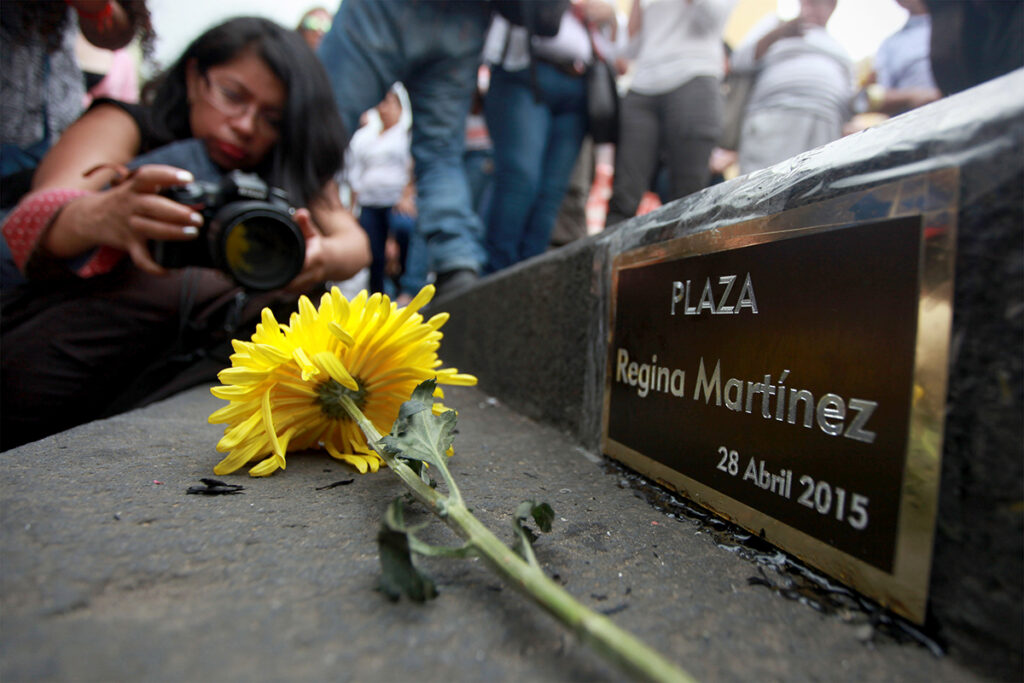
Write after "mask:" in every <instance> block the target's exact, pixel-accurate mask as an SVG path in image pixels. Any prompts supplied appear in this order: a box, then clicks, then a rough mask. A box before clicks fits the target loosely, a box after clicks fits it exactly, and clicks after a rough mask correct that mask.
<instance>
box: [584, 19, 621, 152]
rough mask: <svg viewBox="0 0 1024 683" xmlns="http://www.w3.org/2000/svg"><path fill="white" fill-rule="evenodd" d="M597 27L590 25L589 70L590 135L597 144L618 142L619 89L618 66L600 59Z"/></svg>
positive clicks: (588, 107)
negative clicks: (592, 59) (591, 56)
mask: <svg viewBox="0 0 1024 683" xmlns="http://www.w3.org/2000/svg"><path fill="white" fill-rule="evenodd" d="M593 31H594V28H593V27H592V26H587V32H588V33H589V34H590V48H591V51H592V52H593V55H594V62H593V63H592V64H591V65H590V66H589V67H588V68H587V74H586V75H587V132H588V133H589V135H590V138H591V139H592V140H593V141H594V144H595V145H601V144H605V143H608V142H610V143H613V144H614V143H616V142H618V141H619V89H618V86H617V85H616V83H615V67H614V66H613V65H612V64H609V63H608V61H607V60H606V59H605V58H604V57H602V56H601V51H600V50H599V49H598V47H597V43H596V41H595V40H594V33H593Z"/></svg>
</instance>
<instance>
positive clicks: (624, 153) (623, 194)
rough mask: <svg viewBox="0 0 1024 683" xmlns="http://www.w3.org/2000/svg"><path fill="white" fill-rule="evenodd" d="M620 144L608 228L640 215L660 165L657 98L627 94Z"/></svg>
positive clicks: (620, 126) (617, 148)
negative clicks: (646, 193) (644, 199)
mask: <svg viewBox="0 0 1024 683" xmlns="http://www.w3.org/2000/svg"><path fill="white" fill-rule="evenodd" d="M619 116H620V123H619V141H618V144H616V145H615V174H614V176H613V178H612V196H611V199H609V200H608V217H607V219H606V220H605V225H606V226H608V227H611V226H613V225H615V224H616V223H619V222H621V221H624V220H627V219H629V218H632V217H633V216H635V215H636V208H637V207H638V206H640V200H641V199H642V198H643V196H644V192H646V191H647V189H648V185H649V184H650V182H651V178H652V176H653V175H654V171H655V168H656V167H657V164H658V151H659V150H658V115H657V111H656V109H655V98H654V97H651V96H648V95H641V94H639V93H635V92H629V93H626V96H625V97H624V98H622V106H621V109H620V111H619Z"/></svg>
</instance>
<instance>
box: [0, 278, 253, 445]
mask: <svg viewBox="0 0 1024 683" xmlns="http://www.w3.org/2000/svg"><path fill="white" fill-rule="evenodd" d="M73 286H74V288H75V289H74V290H73V291H72V290H71V289H70V287H71V285H68V284H67V283H63V288H62V289H56V288H49V289H46V288H43V287H41V286H39V285H35V284H33V285H27V286H25V287H22V288H17V289H15V290H11V291H7V292H4V293H3V300H2V303H3V307H2V314H3V319H2V330H3V332H2V336H0V348H2V353H0V382H2V389H0V420H2V426H0V449H3V450H6V449H8V448H13V447H15V446H18V445H20V444H22V443H26V442H28V441H34V440H36V439H40V438H42V437H44V436H47V435H49V434H54V433H56V432H59V431H63V430H65V429H68V428H70V427H73V426H75V425H78V424H82V423H84V422H88V421H90V420H94V419H97V418H100V417H106V416H108V415H111V414H113V407H114V406H115V405H117V406H119V409H120V410H127V409H130V408H132V407H134V405H132V404H130V403H126V401H125V395H126V394H130V395H132V396H134V397H135V398H136V401H141V400H143V399H144V398H145V396H146V395H147V394H148V393H149V392H151V391H154V390H156V389H158V388H159V384H160V383H161V382H164V381H166V380H167V379H169V378H168V377H167V376H166V375H165V374H164V373H157V372H153V369H154V368H157V367H160V366H162V365H163V364H165V363H166V362H168V361H169V360H171V359H172V358H173V357H175V356H177V355H188V353H187V352H188V351H192V350H194V349H195V348H196V347H195V346H192V344H194V343H196V340H197V339H198V340H199V341H202V342H206V341H208V339H207V337H208V334H207V332H206V330H204V329H198V330H197V329H193V327H192V325H191V322H192V316H191V315H190V314H192V313H198V312H200V311H202V310H203V309H205V308H206V307H207V305H208V304H209V302H211V301H214V300H218V299H223V297H225V296H227V299H228V300H230V294H231V292H232V291H234V290H235V289H236V287H235V285H234V284H233V283H231V282H230V280H228V278H227V277H225V276H224V275H223V274H221V273H219V272H216V271H213V270H209V269H202V268H188V269H181V270H176V271H174V272H172V273H171V274H170V275H168V276H166V277H160V276H155V275H149V274H146V273H143V272H142V271H139V270H137V269H135V268H128V269H125V270H122V271H118V272H116V273H111V274H110V275H105V276H100V277H97V278H90V279H88V280H79V281H76V282H75V283H74V285H73ZM186 309H187V312H186V313H185V316H186V317H185V319H184V320H183V318H182V312H183V311H186ZM223 322H224V321H218V322H217V323H212V324H211V328H216V329H220V328H222V327H223V324H222V323H223ZM183 344H184V346H183ZM185 347H189V348H185Z"/></svg>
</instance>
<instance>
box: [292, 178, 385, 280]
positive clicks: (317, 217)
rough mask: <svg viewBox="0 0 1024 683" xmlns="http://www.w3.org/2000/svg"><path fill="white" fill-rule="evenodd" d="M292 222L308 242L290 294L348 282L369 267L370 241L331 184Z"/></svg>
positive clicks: (298, 213) (335, 187) (296, 213)
mask: <svg viewBox="0 0 1024 683" xmlns="http://www.w3.org/2000/svg"><path fill="white" fill-rule="evenodd" d="M293 218H294V219H295V222H296V223H297V224H298V226H299V229H300V230H302V234H303V236H304V237H305V238H306V261H305V263H304V264H303V266H302V272H301V273H299V275H298V276H297V277H296V278H295V279H294V280H292V281H291V283H289V285H288V287H287V288H286V289H287V290H288V291H290V292H296V293H302V292H308V291H309V290H310V289H312V288H314V287H316V286H317V285H319V284H321V283H323V282H327V281H330V280H347V279H348V278H350V277H352V276H353V275H355V274H356V273H357V272H359V270H360V269H362V268H365V267H367V266H369V265H370V240H369V239H368V238H367V237H366V231H364V230H363V229H362V228H361V227H360V226H359V222H358V221H356V219H355V217H354V216H353V215H352V214H351V213H350V212H349V211H348V210H347V209H345V208H344V207H343V206H342V205H341V202H340V200H339V199H338V191H337V186H335V185H333V184H329V186H328V188H327V191H325V193H324V195H322V196H321V197H320V198H318V200H317V201H315V202H314V203H313V204H312V205H311V207H310V209H297V210H296V211H295V215H294V216H293Z"/></svg>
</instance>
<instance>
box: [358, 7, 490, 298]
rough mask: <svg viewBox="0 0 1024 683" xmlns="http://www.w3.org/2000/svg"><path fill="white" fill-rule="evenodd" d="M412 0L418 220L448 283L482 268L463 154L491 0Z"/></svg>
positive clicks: (408, 83)
mask: <svg viewBox="0 0 1024 683" xmlns="http://www.w3.org/2000/svg"><path fill="white" fill-rule="evenodd" d="M346 1H347V0H346ZM343 4H344V3H343ZM380 4H388V3H380ZM413 4H414V7H415V9H416V12H417V21H418V22H419V23H417V24H411V25H414V26H416V31H415V32H412V34H411V35H410V36H409V38H408V40H409V41H410V43H411V47H410V48H409V49H411V50H412V53H413V54H415V55H418V57H417V59H418V61H417V62H416V64H415V65H414V67H413V69H412V70H411V71H410V73H409V75H408V76H407V78H406V79H405V80H404V81H403V83H404V85H405V87H406V89H407V90H408V91H409V99H410V101H411V103H412V121H413V123H412V127H413V130H412V155H413V159H414V161H415V171H416V187H417V212H418V220H417V225H418V227H419V230H420V232H421V234H422V235H423V237H424V239H425V240H426V242H427V248H428V251H429V255H430V260H431V262H432V263H433V265H434V269H435V270H436V272H437V273H438V285H439V287H440V288H442V289H443V288H444V287H443V283H445V282H446V281H447V279H448V277H449V276H450V275H451V274H453V273H456V272H469V273H478V272H479V271H480V270H481V266H482V263H483V260H484V255H483V249H482V247H481V245H480V243H479V235H481V234H482V233H483V226H482V224H481V222H480V218H479V217H478V216H477V215H476V212H475V211H474V210H473V206H472V203H471V201H470V195H469V185H468V183H467V181H466V171H465V166H464V164H463V159H462V156H463V151H464V148H465V127H466V115H467V113H468V112H469V107H470V104H471V102H472V98H473V93H474V91H475V89H476V73H477V67H478V65H479V59H480V51H481V49H482V47H483V35H484V32H485V30H486V28H487V21H488V18H489V16H490V15H489V8H488V7H486V5H487V4H488V3H456V4H451V3H430V2H424V3H413ZM424 41H429V45H426V44H425V42H424ZM428 47H429V48H430V49H428Z"/></svg>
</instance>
